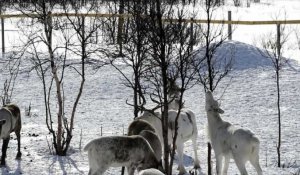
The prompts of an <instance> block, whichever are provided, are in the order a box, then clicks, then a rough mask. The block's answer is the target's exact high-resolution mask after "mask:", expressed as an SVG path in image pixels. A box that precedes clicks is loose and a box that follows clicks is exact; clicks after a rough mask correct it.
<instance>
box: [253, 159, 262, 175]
mask: <svg viewBox="0 0 300 175" xmlns="http://www.w3.org/2000/svg"><path fill="white" fill-rule="evenodd" d="M250 163H251V164H252V165H253V166H254V168H255V170H256V172H257V174H258V175H262V169H261V167H260V165H259V156H258V154H257V155H252V157H251V158H250Z"/></svg>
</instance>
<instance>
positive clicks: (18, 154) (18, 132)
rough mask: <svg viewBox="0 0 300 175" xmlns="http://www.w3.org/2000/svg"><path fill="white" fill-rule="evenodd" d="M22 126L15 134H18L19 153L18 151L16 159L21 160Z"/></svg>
mask: <svg viewBox="0 0 300 175" xmlns="http://www.w3.org/2000/svg"><path fill="white" fill-rule="evenodd" d="M20 132H21V128H20V129H17V130H16V131H15V134H16V136H17V141H18V153H17V156H16V159H18V160H20V159H21V156H22V153H21V133H20Z"/></svg>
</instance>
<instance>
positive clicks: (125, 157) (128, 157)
mask: <svg viewBox="0 0 300 175" xmlns="http://www.w3.org/2000/svg"><path fill="white" fill-rule="evenodd" d="M84 151H88V158H89V166H90V170H89V175H102V174H103V173H104V172H105V171H106V170H107V169H108V168H109V167H120V166H126V167H127V170H128V174H129V175H133V174H134V169H135V168H136V169H137V170H138V171H141V170H144V169H148V168H156V169H161V170H162V167H161V163H160V162H159V160H157V159H156V157H155V154H154V152H153V149H152V148H151V146H150V145H149V143H148V142H147V140H146V139H144V138H143V137H142V136H139V135H135V136H110V137H101V138H98V139H95V140H92V141H91V142H89V143H88V144H87V145H86V146H85V148H84Z"/></svg>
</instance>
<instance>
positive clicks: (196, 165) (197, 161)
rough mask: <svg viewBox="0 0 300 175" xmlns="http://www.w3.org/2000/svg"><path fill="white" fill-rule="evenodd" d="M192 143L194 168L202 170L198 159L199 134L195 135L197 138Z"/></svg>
mask: <svg viewBox="0 0 300 175" xmlns="http://www.w3.org/2000/svg"><path fill="white" fill-rule="evenodd" d="M192 143H193V149H194V155H195V157H194V168H195V169H198V168H200V161H199V159H198V154H197V134H195V136H194V137H193V139H192Z"/></svg>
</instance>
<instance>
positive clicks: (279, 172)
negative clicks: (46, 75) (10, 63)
mask: <svg viewBox="0 0 300 175" xmlns="http://www.w3.org/2000/svg"><path fill="white" fill-rule="evenodd" d="M270 2H271V3H268V4H267V5H266V4H263V5H259V4H257V5H253V6H252V7H251V8H244V7H243V8H235V7H232V6H226V7H224V9H223V10H224V11H227V10H228V9H232V10H234V12H235V13H236V14H235V15H236V16H237V18H238V19H243V20H257V19H258V17H259V16H260V15H263V16H264V18H265V19H269V17H270V14H274V13H276V12H278V11H279V10H280V9H281V7H282V8H284V9H289V10H291V13H288V14H289V17H291V19H299V18H300V1H296V0H294V1H293V0H290V1H287V0H286V1H278V2H273V1H270ZM283 5H284V7H283ZM258 9H259V10H258ZM262 9H266V11H264V10H262ZM274 9H275V10H274ZM258 11H259V12H258ZM267 12H268V13H267ZM13 22H14V21H7V24H8V25H9V26H10V27H11V28H10V29H15V27H14V25H13ZM273 27H274V28H275V26H273ZM293 27H296V26H293ZM252 29H253V30H252ZM269 29H270V30H273V28H272V27H270V26H251V27H249V26H240V27H238V28H237V29H236V31H235V32H236V33H234V34H233V39H234V41H228V42H225V43H224V45H223V46H222V47H221V48H220V50H218V53H217V54H218V55H220V56H221V55H226V54H229V50H230V51H232V49H233V53H234V66H233V71H232V72H231V73H230V75H229V76H228V77H226V78H225V79H224V80H223V81H222V82H221V84H220V87H219V88H218V89H217V91H216V92H215V97H216V99H219V98H220V101H221V105H222V109H223V110H224V111H225V113H224V114H223V115H222V118H223V119H224V120H226V121H229V122H231V123H233V124H236V125H238V126H241V127H245V128H248V129H250V130H252V131H253V132H254V133H255V134H256V135H257V136H258V137H259V138H260V141H261V149H260V163H261V166H262V169H263V174H265V175H299V174H300V93H299V92H300V66H299V62H298V61H299V60H300V56H299V55H300V50H299V49H298V48H297V47H296V44H295V40H294V39H295V37H293V36H294V33H292V34H291V39H290V40H289V41H290V42H289V45H291V46H293V47H289V49H288V50H287V51H286V54H285V56H286V57H287V58H291V59H292V61H291V62H290V64H289V65H286V66H285V67H284V69H283V72H282V76H281V94H282V101H281V105H282V134H283V135H282V161H283V164H284V166H285V167H284V168H277V167H276V163H277V162H276V161H277V153H276V144H277V135H278V134H277V132H278V130H277V125H278V124H277V113H276V111H277V108H276V82H275V78H274V76H275V73H274V70H273V67H272V63H271V61H270V60H268V59H267V58H265V57H263V56H262V55H261V53H260V52H259V51H258V48H257V47H256V46H255V45H254V43H257V38H259V36H260V35H262V34H264V33H265V32H267V31H269ZM291 31H293V30H292V29H291ZM7 36H8V38H9V39H8V40H7V41H9V42H8V49H7V50H8V51H10V50H12V49H13V45H15V44H17V43H18V39H19V36H18V32H17V31H15V30H11V31H8V32H7ZM0 39H1V38H0ZM258 45H259V44H258ZM3 60H4V58H2V57H1V56H0V70H1V69H2V66H3V64H1V63H2V62H3ZM295 60H296V61H295ZM21 67H22V70H21V73H20V75H19V76H18V78H17V83H16V85H15V91H14V92H15V96H14V98H13V102H14V103H16V104H18V105H19V106H20V108H21V109H22V111H21V112H22V123H23V126H22V132H21V142H22V154H23V155H22V160H21V161H17V160H15V159H14V158H15V156H16V150H17V141H16V139H15V138H16V137H15V135H14V134H12V135H11V136H12V138H11V140H10V143H9V148H8V151H7V154H8V155H7V167H3V168H1V174H2V175H9V174H25V175H40V174H43V175H44V174H55V175H56V174H57V175H67V174H68V175H75V174H76V175H77V174H87V173H88V169H89V166H88V158H87V153H86V152H83V151H82V150H83V147H84V146H85V144H86V143H88V141H90V140H91V139H94V138H97V137H100V136H101V131H102V133H103V135H104V136H110V135H123V134H124V133H126V131H127V126H128V124H129V123H130V122H131V121H132V120H133V110H132V108H131V107H130V106H128V105H126V103H125V102H126V100H127V99H130V98H132V92H131V90H130V89H128V88H125V87H124V85H123V84H122V82H123V80H122V78H121V76H120V75H119V74H118V72H117V71H115V70H114V69H113V68H112V67H110V66H105V67H103V68H101V69H100V70H99V71H95V70H94V69H93V67H91V66H89V67H88V68H87V73H86V74H87V75H86V84H85V87H84V91H83V96H82V98H81V100H80V104H79V108H78V110H77V116H76V118H75V126H74V137H73V140H72V144H71V145H72V146H71V149H70V151H69V154H68V156H66V157H58V156H53V155H51V153H50V150H51V148H49V144H48V143H51V135H50V134H49V132H48V130H47V128H46V124H45V115H44V104H43V95H42V93H43V92H42V84H41V81H40V79H39V77H37V75H36V73H35V72H34V71H33V72H30V73H28V72H25V71H24V70H25V69H26V70H27V69H28V62H22V65H21ZM122 69H123V70H124V71H125V72H127V73H128V72H129V69H128V68H126V67H123V68H122ZM5 74H6V73H5V72H0V82H1V83H0V86H2V82H3V81H4V79H5ZM76 78H78V77H74V72H73V73H72V71H71V70H70V71H68V74H66V82H67V83H66V84H68V85H66V86H68V88H65V93H66V94H67V93H71V92H72V91H73V90H74V89H73V87H75V85H78V82H77V81H76ZM221 89H222V91H221ZM224 89H226V91H225V93H224V92H223V90H224ZM223 93H224V94H223ZM67 100H68V99H67ZM184 100H185V104H186V106H187V107H189V108H190V109H192V110H193V111H194V112H195V114H196V120H197V126H198V130H199V136H198V153H199V154H198V155H199V159H200V165H201V170H200V173H199V174H206V172H207V163H206V156H207V146H206V142H207V140H206V129H205V128H206V125H207V119H206V113H205V108H204V91H203V88H202V87H200V86H194V87H193V88H192V89H190V90H188V91H187V92H186V94H185V96H184ZM29 104H31V107H32V109H31V111H32V116H31V117H28V116H25V108H26V107H28V105H29ZM185 148H186V149H185V156H184V163H185V166H186V167H187V170H190V169H192V167H193V159H192V157H193V150H192V144H191V141H188V142H187V143H186V147H185ZM213 160H214V161H215V159H214V157H213ZM214 165H215V162H214ZM176 168H177V165H175V166H174V171H173V172H174V173H173V174H176V173H177V169H176ZM247 169H248V170H249V174H250V175H252V174H255V170H254V169H253V168H252V166H250V164H247ZM120 170H121V168H111V169H109V170H108V171H107V172H106V173H105V174H106V175H117V174H120ZM228 174H229V175H235V174H238V169H237V167H236V165H235V163H234V162H233V160H231V161H230V166H229V171H228Z"/></svg>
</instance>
